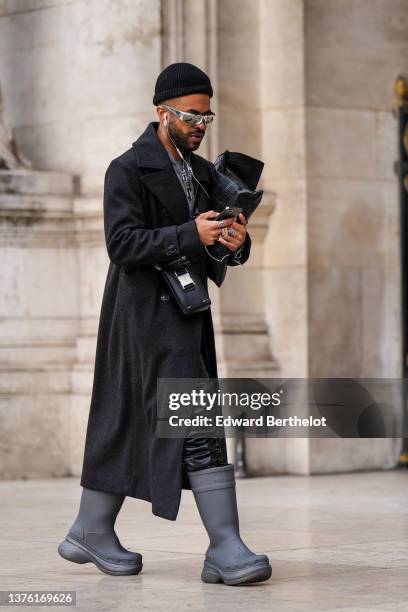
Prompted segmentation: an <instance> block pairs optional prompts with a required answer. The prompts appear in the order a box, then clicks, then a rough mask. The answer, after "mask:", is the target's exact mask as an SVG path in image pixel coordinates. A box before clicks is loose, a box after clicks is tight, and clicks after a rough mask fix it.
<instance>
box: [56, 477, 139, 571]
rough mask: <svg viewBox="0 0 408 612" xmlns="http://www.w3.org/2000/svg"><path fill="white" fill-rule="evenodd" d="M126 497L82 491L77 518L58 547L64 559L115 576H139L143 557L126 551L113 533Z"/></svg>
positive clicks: (101, 492)
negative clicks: (93, 567)
mask: <svg viewBox="0 0 408 612" xmlns="http://www.w3.org/2000/svg"><path fill="white" fill-rule="evenodd" d="M125 497H126V496H125V495H113V494H111V493H104V492H103V491H94V490H92V489H86V488H83V491H82V496H81V503H80V507H79V513H78V516H77V518H76V520H75V521H74V523H73V524H72V526H71V528H70V530H69V532H68V534H67V536H66V538H65V540H64V541H63V542H61V544H60V545H59V546H58V552H59V554H60V555H61V557H63V558H64V559H67V560H68V561H73V562H74V563H89V562H92V563H94V564H95V565H96V567H98V568H99V569H100V570H101V571H102V572H105V573H106V574H112V575H114V576H128V575H130V574H138V573H139V572H140V571H141V569H142V555H140V554H139V553H137V552H132V551H130V550H127V549H126V548H123V546H122V545H121V543H120V541H119V538H118V536H117V535H116V533H115V530H114V526H115V521H116V517H117V515H118V513H119V510H120V509H121V507H122V504H123V502H124V500H125Z"/></svg>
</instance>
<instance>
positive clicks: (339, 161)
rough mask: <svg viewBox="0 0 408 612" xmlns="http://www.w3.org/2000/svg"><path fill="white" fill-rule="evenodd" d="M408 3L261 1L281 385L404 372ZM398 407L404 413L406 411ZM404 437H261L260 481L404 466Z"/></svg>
mask: <svg viewBox="0 0 408 612" xmlns="http://www.w3.org/2000/svg"><path fill="white" fill-rule="evenodd" d="M407 17H408V7H407V5H406V3H404V2H401V1H399V0H391V2H388V1H383V0H379V1H376V2H374V3H373V2H371V1H370V0H367V1H360V2H354V1H353V0H344V1H342V2H337V1H335V0H332V1H326V0H304V1H303V0H273V1H272V2H270V1H268V0H261V2H260V20H259V26H260V41H261V42H260V44H261V52H260V58H261V59H260V63H261V66H262V71H261V72H262V100H263V113H262V114H263V129H262V136H263V152H264V156H265V160H266V164H267V166H266V172H265V181H266V186H267V187H273V189H274V190H275V191H276V192H277V207H276V214H274V216H273V219H272V221H271V227H270V232H269V233H268V236H267V243H266V247H265V253H266V257H265V266H266V267H265V275H266V287H267V289H266V313H267V318H268V322H269V325H270V332H271V340H272V341H273V347H274V352H275V355H276V358H277V360H278V362H279V368H280V370H279V371H280V374H279V375H280V376H288V377H305V376H308V377H399V376H400V375H401V374H400V332H399V325H400V310H399V308H400V305H399V304H400V302H399V299H400V298H399V292H400V279H399V241H398V231H399V228H398V190H397V182H396V177H395V175H394V173H393V164H394V160H395V159H396V156H397V146H396V138H397V129H396V124H395V121H394V119H393V118H392V116H391V108H392V105H393V102H394V93H393V85H394V81H395V77H396V76H397V75H398V73H400V72H403V68H404V65H405V64H406V62H405V58H406V55H407V45H408V39H407V38H406V36H405V37H404V36H403V33H402V32H403V31H404V30H403V28H404V27H405V26H404V24H406V20H407ZM395 409H396V410H397V411H398V410H400V409H401V407H400V406H396V407H395ZM399 447H400V440H398V439H397V440H386V439H384V440H383V439H378V440H370V439H326V440H324V439H310V440H306V439H305V440H302V439H298V440H297V439H293V440H289V439H287V440H271V441H269V440H262V441H261V440H256V446H254V448H253V453H252V454H251V458H250V462H251V464H252V466H253V470H254V471H255V472H256V473H265V474H267V473H272V472H293V473H304V474H309V473H316V472H331V471H338V470H340V471H348V470H354V469H378V468H389V467H392V466H394V465H395V462H396V460H397V457H398V454H399Z"/></svg>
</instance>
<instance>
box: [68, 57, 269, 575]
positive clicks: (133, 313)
mask: <svg viewBox="0 0 408 612" xmlns="http://www.w3.org/2000/svg"><path fill="white" fill-rule="evenodd" d="M212 95H213V90H212V86H211V82H210V79H209V78H208V76H207V75H206V74H205V73H204V72H203V71H202V70H200V69H199V68H197V67H196V66H194V65H192V64H189V63H186V62H181V63H175V64H171V65H170V66H168V67H167V68H165V69H164V70H163V71H162V72H161V74H160V75H159V77H158V79H157V82H156V87H155V93H154V97H153V104H154V105H156V106H157V115H158V121H154V122H151V123H150V124H149V125H148V126H147V128H146V130H145V131H144V132H143V134H142V135H141V136H140V137H139V138H138V139H137V140H136V142H134V143H133V145H132V147H131V148H130V149H129V150H128V151H125V152H124V153H123V154H121V155H120V156H118V157H116V158H115V159H114V160H113V161H112V162H111V163H110V165H109V167H108V169H107V172H106V175H105V186H104V228H105V239H106V247H107V251H108V254H109V258H110V263H109V270H108V274H107V278H106V283H105V288H104V294H103V300H102V307H101V315H100V320H99V329H98V339H97V347H96V359H95V371H94V381H93V389H92V398H91V406H90V412H89V420H88V428H87V435H86V443H85V453H84V462H83V470H82V476H81V486H82V487H83V491H82V496H81V503H80V508H79V513H78V516H77V518H76V520H75V521H74V523H73V525H72V526H71V528H70V530H69V532H68V535H67V536H66V538H65V540H64V541H63V542H61V544H60V546H59V548H58V551H59V553H60V554H61V556H63V557H64V558H65V559H68V560H70V561H74V562H76V563H87V562H90V561H91V562H93V563H95V565H96V566H97V567H98V568H99V569H101V570H102V571H104V572H106V573H109V574H113V575H127V574H137V573H138V572H140V570H141V568H142V557H141V555H140V554H139V553H136V552H132V551H129V550H127V549H125V548H124V547H123V546H122V545H121V543H120V541H119V539H118V537H117V535H116V533H115V530H114V525H115V520H116V517H117V514H118V512H119V510H120V508H121V506H122V504H123V501H124V499H125V497H126V496H130V497H135V498H139V499H143V500H146V501H148V502H150V503H151V504H152V512H153V514H155V515H157V516H160V517H162V518H165V519H168V520H175V519H176V517H177V514H178V510H179V505H180V497H181V491H182V489H191V490H192V491H193V494H194V497H195V500H196V503H197V507H198V510H199V513H200V516H201V518H202V521H203V524H204V526H205V528H206V530H207V533H208V535H209V538H210V544H209V547H208V549H207V552H206V556H205V561H204V568H203V572H202V576H201V577H202V580H204V581H205V582H214V583H215V582H224V583H225V584H242V583H248V582H258V581H261V580H266V579H268V578H269V577H270V575H271V572H272V569H271V566H270V564H269V560H268V557H267V556H266V555H257V554H255V553H253V552H252V551H250V550H249V549H248V548H247V547H246V545H245V544H244V543H243V541H242V540H241V537H240V533H239V521H238V512H237V502H236V495H235V479H234V468H233V465H232V464H229V463H228V459H227V451H226V443H225V439H224V438H221V439H218V438H206V437H196V438H188V437H187V438H185V439H166V438H160V437H158V436H157V435H156V425H157V422H156V411H157V395H156V386H157V379H159V378H179V377H180V378H197V377H210V378H217V376H218V372H217V361H216V352H215V341H214V330H213V324H212V317H211V310H210V309H207V310H204V311H201V312H196V313H195V314H191V315H189V316H185V315H184V314H183V313H182V312H181V311H180V310H179V306H178V304H177V303H176V302H175V301H174V300H173V296H172V295H169V293H168V292H167V288H166V285H165V284H164V281H163V279H162V277H161V274H160V272H159V271H158V270H157V269H156V268H155V264H164V263H166V262H170V261H171V260H174V259H176V258H177V257H179V256H181V255H185V256H186V257H187V258H188V259H189V260H190V264H191V266H193V267H194V269H195V271H196V272H197V274H198V275H199V278H200V279H201V280H202V283H203V285H204V286H205V288H207V280H208V278H210V279H211V280H213V281H214V282H215V283H216V284H217V285H218V286H219V285H220V284H221V283H222V280H223V278H224V276H225V270H226V267H227V266H228V265H230V266H236V265H238V264H242V263H245V261H246V260H247V259H248V257H249V253H250V248H251V239H250V236H249V233H248V232H247V229H246V219H245V217H244V215H243V214H242V213H241V214H240V215H239V217H238V218H237V219H227V220H224V221H215V220H214V217H215V216H216V215H217V213H216V212H215V211H214V210H212V209H211V204H212V202H211V193H212V190H213V186H214V176H213V165H212V164H211V163H210V162H208V161H207V160H205V159H204V158H203V157H201V156H199V155H197V154H195V153H194V151H195V150H196V149H198V147H199V146H200V144H201V141H202V139H203V138H204V135H205V132H206V129H207V127H208V126H209V125H210V124H211V122H212V120H213V118H214V114H213V113H212V111H211V109H210V98H211V97H212ZM217 240H219V241H220V243H221V244H223V245H224V246H225V247H226V248H227V249H228V250H229V251H230V253H229V254H228V256H227V257H226V258H225V259H224V260H223V261H221V262H220V261H216V260H214V259H213V258H212V257H211V256H210V254H209V251H208V250H207V247H208V246H209V245H212V244H214V242H215V241H217Z"/></svg>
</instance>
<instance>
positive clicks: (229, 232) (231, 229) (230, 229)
mask: <svg viewBox="0 0 408 612" xmlns="http://www.w3.org/2000/svg"><path fill="white" fill-rule="evenodd" d="M228 234H229V235H230V236H232V237H234V236H236V235H237V234H238V232H237V230H236V229H235V228H234V227H230V228H229V229H228Z"/></svg>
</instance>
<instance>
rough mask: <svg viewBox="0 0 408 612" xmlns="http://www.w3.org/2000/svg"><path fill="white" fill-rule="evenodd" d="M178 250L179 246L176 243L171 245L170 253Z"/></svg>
mask: <svg viewBox="0 0 408 612" xmlns="http://www.w3.org/2000/svg"><path fill="white" fill-rule="evenodd" d="M176 251H177V247H176V246H175V245H174V244H170V245H169V253H175V252H176Z"/></svg>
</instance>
